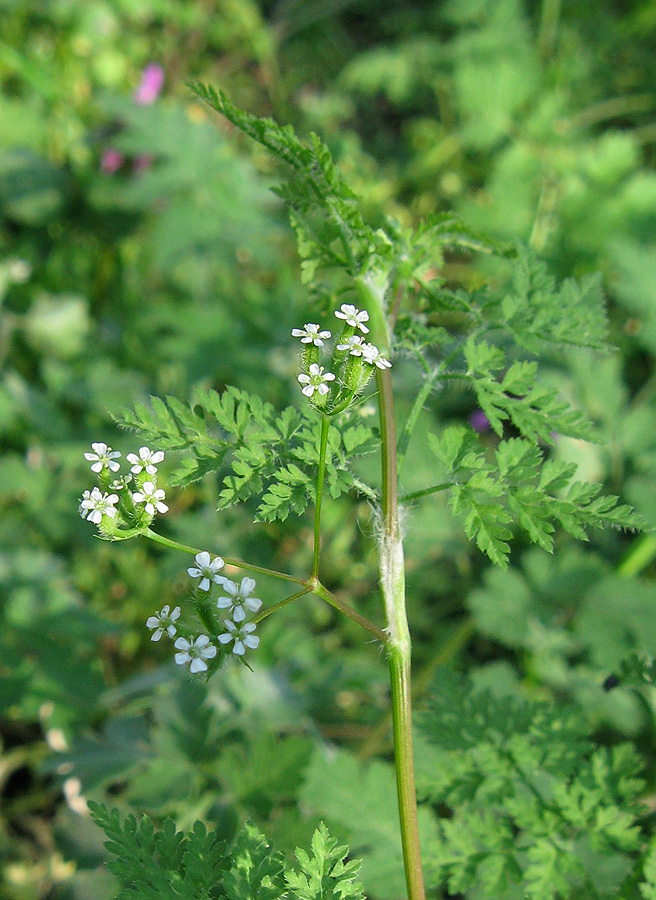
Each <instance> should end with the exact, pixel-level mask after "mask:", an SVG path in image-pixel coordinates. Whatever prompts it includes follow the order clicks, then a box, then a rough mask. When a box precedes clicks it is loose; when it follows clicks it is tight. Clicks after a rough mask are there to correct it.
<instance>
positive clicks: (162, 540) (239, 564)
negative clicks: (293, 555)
mask: <svg viewBox="0 0 656 900" xmlns="http://www.w3.org/2000/svg"><path fill="white" fill-rule="evenodd" d="M143 534H144V537H147V538H149V539H150V540H151V541H154V542H155V543H156V544H161V545H162V546H163V547H170V548H171V549H172V550H181V551H182V552H183V553H191V555H192V556H195V555H196V554H197V553H201V550H199V549H198V547H189V546H188V545H187V544H181V543H180V542H179V541H174V540H172V538H167V537H164V535H162V534H157V532H156V531H152V529H150V528H147V529H146V531H144V532H143ZM222 559H223V561H224V562H225V563H226V565H228V566H235V568H237V569H246V570H247V571H249V572H258V573H259V574H260V575H270V576H271V577H272V578H280V579H282V580H283V581H291V582H293V583H294V584H302V585H304V584H305V582H304V581H303V579H302V578H294V576H293V575H287V574H286V573H285V572H277V571H276V570H275V569H267V568H265V567H264V566H254V565H253V564H252V563H246V562H243V561H242V560H241V559H233V558H232V557H230V556H224V557H222Z"/></svg>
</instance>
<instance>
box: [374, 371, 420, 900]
mask: <svg viewBox="0 0 656 900" xmlns="http://www.w3.org/2000/svg"><path fill="white" fill-rule="evenodd" d="M377 380H378V390H379V398H380V431H381V439H382V466H383V479H382V482H383V491H382V506H383V508H382V513H383V533H382V536H381V539H380V557H379V566H380V586H381V592H382V596H383V604H384V607H385V618H386V623H387V632H388V635H389V639H388V643H387V654H388V659H389V667H390V678H391V685H392V723H393V734H394V761H395V765H396V787H397V793H398V798H399V818H400V823H401V840H402V843H403V861H404V865H405V879H406V885H407V888H408V898H409V900H424V898H425V896H426V891H425V888H424V875H423V871H422V866H421V848H420V845H419V826H418V821H417V793H416V789H415V764H414V755H413V746H412V699H411V694H410V657H411V650H412V645H411V641H410V629H409V628H408V619H407V616H406V610H405V566H404V559H403V539H402V537H401V531H400V528H399V510H398V488H397V474H398V470H397V458H396V427H395V423H394V396H393V393H392V379H391V377H390V373H389V370H387V369H385V370H384V371H379V372H377Z"/></svg>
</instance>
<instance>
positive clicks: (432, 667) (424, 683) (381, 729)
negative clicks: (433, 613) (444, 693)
mask: <svg viewBox="0 0 656 900" xmlns="http://www.w3.org/2000/svg"><path fill="white" fill-rule="evenodd" d="M473 634H474V625H473V623H472V622H471V620H469V619H468V620H467V621H465V622H463V623H462V625H460V626H459V627H458V628H457V629H456V630H455V631H454V633H453V634H452V635H451V637H450V638H449V639H448V640H447V641H446V643H445V644H443V645H442V646H441V647H440V648H439V650H438V651H437V652H436V653H435V655H434V656H433V658H432V659H431V660H430V661H429V662H428V663H427V665H426V666H424V668H423V669H422V670H421V672H420V673H419V675H418V677H416V678H415V679H414V682H413V685H412V699H413V700H416V699H417V698H418V697H420V696H421V695H422V694H423V693H424V692H425V691H426V690H428V688H429V687H430V684H431V682H432V680H433V675H434V674H435V672H436V670H437V669H438V668H439V667H440V666H446V665H447V664H448V663H450V662H451V661H452V660H453V659H454V658H455V657H456V656H457V655H458V653H459V652H460V651H461V650H462V648H463V647H464V646H465V645H466V644H467V642H468V641H469V639H470V638H471V636H472V635H473ZM391 719H392V712H391V710H390V712H389V713H387V714H386V715H385V716H383V718H382V719H381V720H380V722H379V723H378V725H376V727H375V728H374V729H373V730H372V731H371V734H370V735H369V736H368V738H367V740H366V741H365V742H364V743H363V744H362V746H361V747H360V750H359V752H358V758H359V759H360V761H361V762H366V760H368V759H369V758H370V757H372V756H375V755H376V754H377V753H379V752H380V750H381V747H382V745H383V742H384V741H385V737H386V735H387V733H388V731H389V726H390V721H391Z"/></svg>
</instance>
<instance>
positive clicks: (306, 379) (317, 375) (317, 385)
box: [298, 363, 335, 397]
mask: <svg viewBox="0 0 656 900" xmlns="http://www.w3.org/2000/svg"><path fill="white" fill-rule="evenodd" d="M298 380H299V382H300V383H301V384H304V385H305V387H304V388H303V391H302V393H303V394H305V396H306V397H311V396H312V394H314V392H315V391H317V392H318V393H319V394H321V395H322V396H323V395H324V394H327V393H328V391H329V390H330V388H329V387H328V385H327V384H326V382H327V381H334V380H335V376H334V375H333V373H332V372H326V373H324V371H323V366H318V365H317V364H316V363H312V365H311V366H310V374H309V375H306V374H305V373H304V372H303V373H301V374H300V375H299V376H298Z"/></svg>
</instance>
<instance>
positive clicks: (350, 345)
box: [337, 334, 364, 356]
mask: <svg viewBox="0 0 656 900" xmlns="http://www.w3.org/2000/svg"><path fill="white" fill-rule="evenodd" d="M363 345H364V338H363V337H360V335H359V334H352V335H351V337H348V338H346V341H345V342H344V343H343V344H338V345H337V349H338V350H348V352H349V353H350V354H351V356H362V347H363Z"/></svg>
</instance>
